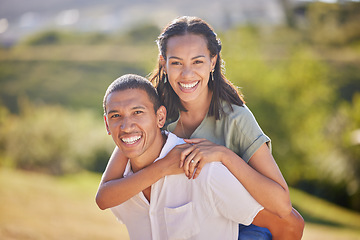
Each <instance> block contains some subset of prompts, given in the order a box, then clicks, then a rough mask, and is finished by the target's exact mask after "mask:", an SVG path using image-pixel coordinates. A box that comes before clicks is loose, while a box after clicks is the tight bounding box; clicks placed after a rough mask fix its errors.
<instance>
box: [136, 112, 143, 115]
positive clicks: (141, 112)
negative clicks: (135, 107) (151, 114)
mask: <svg viewBox="0 0 360 240" xmlns="http://www.w3.org/2000/svg"><path fill="white" fill-rule="evenodd" d="M134 113H135V114H136V115H138V114H141V113H143V111H135V112H134Z"/></svg>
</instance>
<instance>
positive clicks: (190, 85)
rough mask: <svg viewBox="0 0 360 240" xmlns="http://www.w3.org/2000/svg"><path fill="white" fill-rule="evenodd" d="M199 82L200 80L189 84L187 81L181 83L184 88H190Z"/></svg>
mask: <svg viewBox="0 0 360 240" xmlns="http://www.w3.org/2000/svg"><path fill="white" fill-rule="evenodd" d="M198 83H199V81H197V82H194V83H189V84H185V83H179V84H180V86H181V87H182V88H186V89H189V88H193V87H195V86H196V85H197V84H198Z"/></svg>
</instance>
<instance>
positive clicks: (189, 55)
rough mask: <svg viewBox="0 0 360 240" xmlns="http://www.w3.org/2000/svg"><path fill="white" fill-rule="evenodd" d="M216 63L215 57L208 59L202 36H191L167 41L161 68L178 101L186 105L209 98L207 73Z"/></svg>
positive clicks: (205, 44) (208, 73)
mask: <svg viewBox="0 0 360 240" xmlns="http://www.w3.org/2000/svg"><path fill="white" fill-rule="evenodd" d="M215 64H216V57H213V58H211V57H210V51H209V50H208V48H207V42H206V39H205V38H204V37H203V36H202V35H197V34H191V33H190V34H185V35H181V36H174V37H171V38H169V40H168V42H167V52H166V60H165V63H164V68H165V71H166V73H167V75H168V81H169V83H170V85H171V87H172V88H173V89H174V91H175V93H176V94H177V95H178V96H179V98H180V100H181V102H183V103H189V102H191V101H194V100H195V101H197V100H199V98H203V97H207V96H208V93H209V88H208V82H209V78H210V72H211V71H212V70H213V69H214V67H215Z"/></svg>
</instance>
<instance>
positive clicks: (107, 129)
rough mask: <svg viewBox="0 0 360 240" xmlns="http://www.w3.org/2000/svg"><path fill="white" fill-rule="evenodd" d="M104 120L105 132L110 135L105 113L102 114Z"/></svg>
mask: <svg viewBox="0 0 360 240" xmlns="http://www.w3.org/2000/svg"><path fill="white" fill-rule="evenodd" d="M104 122H105V126H106V131H107V134H108V135H111V132H110V129H109V124H108V122H107V117H106V113H105V114H104Z"/></svg>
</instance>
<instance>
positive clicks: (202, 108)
mask: <svg viewBox="0 0 360 240" xmlns="http://www.w3.org/2000/svg"><path fill="white" fill-rule="evenodd" d="M211 98H212V91H208V92H207V93H206V94H205V96H203V97H202V98H197V99H195V100H193V101H190V102H183V101H181V103H182V104H183V106H184V107H185V109H186V110H187V112H181V114H185V115H186V116H187V117H189V118H194V119H198V118H202V119H204V118H205V116H206V114H207V113H208V111H209V107H210V103H211Z"/></svg>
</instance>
